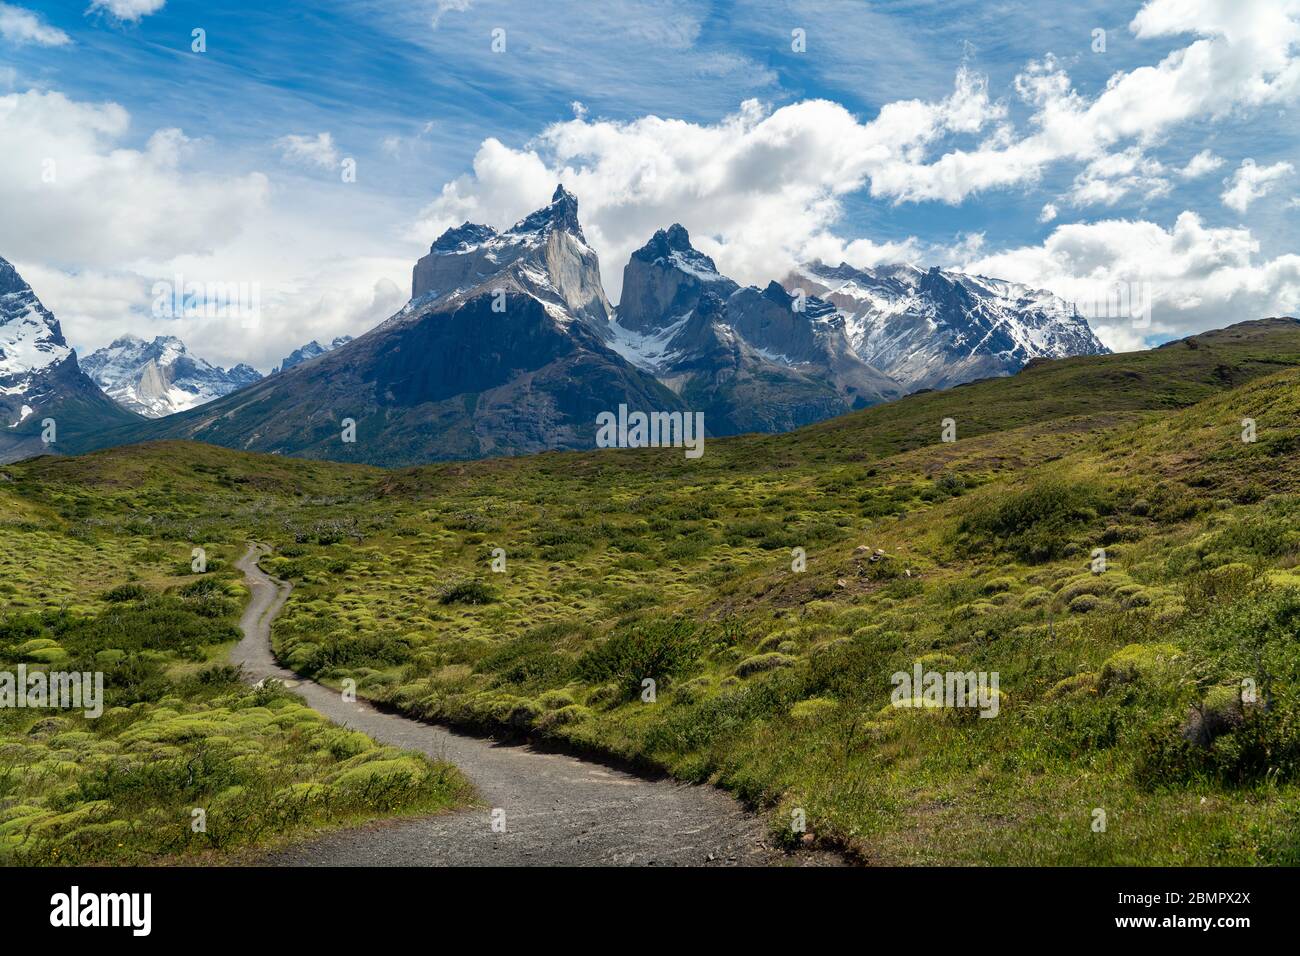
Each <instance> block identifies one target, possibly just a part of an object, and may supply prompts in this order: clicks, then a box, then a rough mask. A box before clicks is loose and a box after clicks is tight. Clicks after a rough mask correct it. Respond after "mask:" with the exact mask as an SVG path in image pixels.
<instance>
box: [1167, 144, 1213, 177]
mask: <svg viewBox="0 0 1300 956" xmlns="http://www.w3.org/2000/svg"><path fill="white" fill-rule="evenodd" d="M1223 163H1224V159H1223V157H1222V156H1216V155H1214V153H1213V152H1211V151H1210V150H1208V149H1203V150H1201V151H1200V152H1199V153H1197V154H1196V155H1195V156H1193V157H1192V158H1191V159H1190V160H1188V161H1187V165H1186V166H1184V167H1183V168H1182V169H1180V170H1178V175H1179V176H1181V177H1182V178H1183V179H1197V178H1199V177H1201V176H1205V175H1208V174H1209V173H1212V172H1214V171H1215V170H1216V169H1218V168H1219V167H1220V166H1222V165H1223Z"/></svg>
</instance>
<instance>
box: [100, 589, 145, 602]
mask: <svg viewBox="0 0 1300 956" xmlns="http://www.w3.org/2000/svg"><path fill="white" fill-rule="evenodd" d="M148 596H149V592H148V591H146V590H145V589H144V587H143V586H142V585H139V584H119V585H118V586H117V587H115V588H110V589H109V590H107V591H105V592H104V593H103V594H102V595H100V600H103V601H107V602H108V603H110V604H120V603H122V602H123V601H143V600H144V599H145V598H146V597H148Z"/></svg>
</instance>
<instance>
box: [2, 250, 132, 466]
mask: <svg viewBox="0 0 1300 956" xmlns="http://www.w3.org/2000/svg"><path fill="white" fill-rule="evenodd" d="M47 418H48V419H52V420H53V421H55V422H56V423H57V434H58V436H60V437H59V438H56V440H55V443H54V444H46V442H45V441H44V439H43V437H42V424H41V423H42V422H43V421H45V420H46V419H47ZM133 421H138V419H137V418H136V417H135V416H134V415H132V414H130V413H129V412H127V411H125V410H124V409H122V408H120V407H118V406H117V405H116V404H114V403H113V401H112V400H111V399H109V398H108V396H106V395H105V394H104V393H103V392H102V391H100V390H99V388H98V386H96V385H95V383H94V382H92V381H91V380H90V378H88V377H87V376H86V374H85V373H84V372H83V371H82V369H81V366H80V365H79V364H78V362H77V354H76V353H75V352H74V351H73V350H72V349H71V348H69V346H68V343H67V341H66V340H65V339H64V338H63V331H62V330H61V329H60V328H59V323H58V320H57V319H55V318H54V315H53V313H51V312H50V310H49V309H47V308H45V306H44V305H42V304H41V300H40V299H38V298H37V297H36V293H35V292H34V291H32V287H31V286H29V285H28V284H27V282H26V280H24V279H23V277H22V276H21V275H19V274H18V270H17V269H15V268H14V266H13V265H12V264H11V263H10V262H8V261H7V260H5V259H0V463H3V462H8V461H14V460H16V459H19V458H24V457H27V456H28V455H37V454H49V453H51V452H54V453H57V452H58V451H60V450H61V448H62V447H63V446H61V445H59V444H58V442H59V441H65V440H67V439H72V440H74V441H75V440H76V439H77V438H78V437H84V436H85V435H87V434H95V433H98V432H100V431H102V430H103V429H105V428H109V427H112V426H115V425H122V424H125V423H128V422H133Z"/></svg>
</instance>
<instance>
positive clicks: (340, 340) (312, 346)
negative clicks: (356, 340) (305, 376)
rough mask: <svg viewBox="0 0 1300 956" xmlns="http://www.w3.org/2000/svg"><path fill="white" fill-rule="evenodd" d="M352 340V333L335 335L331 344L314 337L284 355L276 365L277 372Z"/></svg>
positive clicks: (307, 360)
mask: <svg viewBox="0 0 1300 956" xmlns="http://www.w3.org/2000/svg"><path fill="white" fill-rule="evenodd" d="M351 341H352V336H350V335H339V336H335V338H334V339H332V340H331V341H330V344H329V345H321V344H320V343H319V342H317V341H316V340H315V339H312V340H311V341H310V342H308V343H307V344H306V345H303V346H300V347H299V348H296V349H294V350H293V351H292V352H290V353H289V354H288V355H286V356H285V357H284V360H283V361H282V362H281V363H280V364H279V366H278V367H276V369H275V371H276V372H283V371H284V370H285V369H287V368H293V367H294V366H295V365H301V364H302V363H303V362H309V361H311V360H312V359H314V358H316V357H317V356H318V355H324V354H325V353H326V352H332V351H334V350H335V349H336V348H338V347H339V346H340V345H347V344H348V343H349V342H351Z"/></svg>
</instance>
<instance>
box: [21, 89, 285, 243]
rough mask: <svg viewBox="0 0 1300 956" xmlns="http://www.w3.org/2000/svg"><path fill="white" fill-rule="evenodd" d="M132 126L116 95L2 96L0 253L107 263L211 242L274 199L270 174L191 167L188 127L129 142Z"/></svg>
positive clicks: (220, 239) (230, 232) (225, 235)
mask: <svg viewBox="0 0 1300 956" xmlns="http://www.w3.org/2000/svg"><path fill="white" fill-rule="evenodd" d="M129 127H130V117H129V115H128V114H127V112H126V110H124V109H123V108H122V107H121V106H118V105H117V104H116V103H85V102H77V101H73V100H70V99H68V98H67V97H66V96H64V95H63V94H62V93H57V92H39V91H35V90H32V91H28V92H25V93H10V94H7V95H5V96H0V142H3V143H4V144H5V148H4V149H3V150H0V208H2V209H4V210H5V215H4V216H2V217H0V255H4V256H5V257H6V258H9V257H16V258H19V259H38V260H41V261H52V262H65V263H76V264H77V265H78V266H80V267H85V268H97V267H103V266H109V265H120V264H121V263H123V262H129V261H131V260H133V259H137V258H149V257H155V258H157V257H161V258H171V257H172V256H175V255H177V254H178V253H181V252H186V251H204V250H210V249H212V248H213V247H214V246H216V245H217V244H219V243H221V242H223V241H225V240H227V239H229V238H231V237H233V236H235V235H237V234H238V233H239V231H240V228H241V223H242V222H243V221H244V220H245V219H246V218H247V215H248V213H249V212H250V211H253V210H255V209H256V208H257V207H258V206H260V204H261V203H262V201H263V200H264V198H265V196H266V192H267V181H266V178H265V177H264V176H261V175H260V174H250V175H247V176H228V175H212V174H203V173H191V172H187V171H186V162H187V159H188V157H189V154H190V151H191V145H192V143H191V141H190V140H189V139H187V138H186V137H185V135H184V134H183V133H182V132H181V131H180V130H177V129H161V130H158V131H156V132H154V133H153V135H151V136H150V137H149V138H148V140H147V142H146V144H145V146H144V148H143V149H129V148H126V147H125V146H124V145H123V144H122V141H123V139H124V138H125V136H126V134H127V132H128V129H129Z"/></svg>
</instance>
